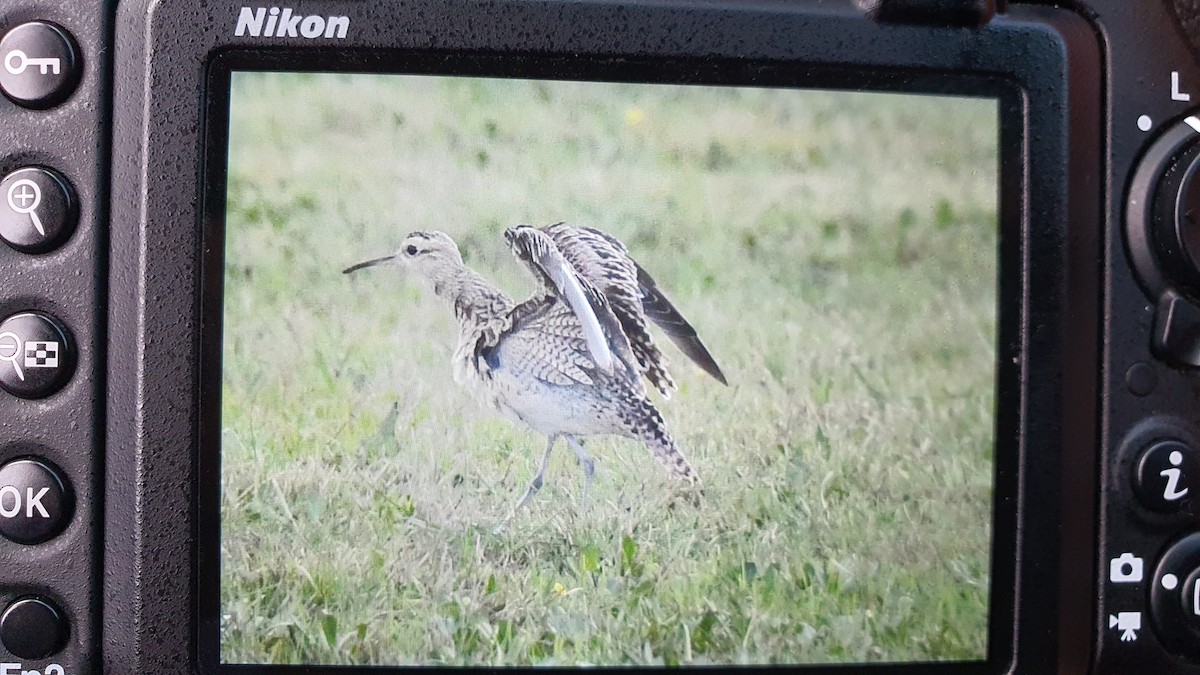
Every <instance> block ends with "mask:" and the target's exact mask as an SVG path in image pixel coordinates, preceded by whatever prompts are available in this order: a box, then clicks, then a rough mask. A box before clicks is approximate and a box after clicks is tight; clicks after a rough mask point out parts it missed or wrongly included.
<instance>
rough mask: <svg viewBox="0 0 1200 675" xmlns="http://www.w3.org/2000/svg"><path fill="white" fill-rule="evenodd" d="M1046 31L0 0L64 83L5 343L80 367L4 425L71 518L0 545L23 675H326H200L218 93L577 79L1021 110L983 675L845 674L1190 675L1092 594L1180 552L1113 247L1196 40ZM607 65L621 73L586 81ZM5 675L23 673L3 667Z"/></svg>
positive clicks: (37, 128)
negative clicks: (58, 58) (70, 227)
mask: <svg viewBox="0 0 1200 675" xmlns="http://www.w3.org/2000/svg"><path fill="white" fill-rule="evenodd" d="M1049 4H1050V3H1016V2H1010V3H1007V5H1006V6H1005V5H1004V4H1003V3H1001V5H1000V6H999V7H998V8H996V7H994V3H989V2H983V1H979V2H972V1H966V0H962V1H952V0H946V1H945V2H939V1H932V2H919V1H915V2H898V3H882V4H879V5H876V6H877V7H878V8H879V14H878V16H877V18H878V19H879V20H875V19H873V18H871V17H868V16H867V15H866V13H865V12H864V10H863V9H862V6H861V3H860V4H858V5H856V4H855V3H854V2H851V1H850V0H845V1H842V0H795V1H793V2H785V1H783V0H776V1H773V2H736V1H735V0H730V1H729V2H728V3H724V2H708V1H702V0H694V1H671V0H661V1H658V2H625V3H622V2H617V1H616V0H580V1H578V2H550V1H545V2H543V1H540V0H519V1H500V2H471V1H467V0H448V1H443V0H429V1H427V2H407V3H394V4H382V3H368V2H359V1H352V0H327V1H320V0H313V1H312V2H307V3H305V4H304V6H303V9H304V11H305V12H306V13H319V14H337V15H344V16H348V17H350V26H351V28H350V30H349V31H348V35H347V37H346V39H344V40H338V41H335V42H326V41H319V40H318V41H308V40H304V39H298V38H290V39H289V38H265V37H264V38H251V37H246V36H243V37H237V36H235V35H234V26H235V25H236V22H237V16H238V12H239V10H240V9H241V8H242V7H243V6H244V5H245V6H250V7H258V6H259V5H254V4H246V3H242V2H234V1H226V0H211V1H208V2H189V1H184V0H165V1H161V2H152V1H150V0H136V1H133V2H126V3H121V4H119V6H114V3H112V2H99V1H88V2H81V1H80V0H71V1H70V2H65V1H63V2H51V1H50V0H28V1H27V0H8V1H7V2H5V3H4V5H3V6H0V23H2V26H3V28H7V27H10V26H12V25H15V24H17V23H19V22H21V21H26V20H34V19H44V20H49V21H53V22H55V23H56V24H59V25H61V26H63V27H64V28H66V29H67V30H69V31H70V32H71V34H72V35H73V36H74V38H75V40H76V41H77V42H78V44H79V46H80V50H81V53H82V60H83V68H84V70H83V74H82V78H81V80H80V84H79V87H78V89H77V90H76V91H75V93H74V94H73V95H72V96H71V97H70V98H68V99H67V101H66V102H65V103H64V104H63V105H61V106H59V107H57V108H53V109H51V110H50V111H46V112H36V113H35V112H34V111H27V110H24V109H21V108H18V107H16V106H14V105H12V104H11V103H9V102H8V101H7V100H0V140H2V144H0V146H2V147H3V150H4V151H3V152H2V153H0V170H2V171H3V172H7V171H9V170H11V169H14V168H17V167H20V166H25V165H35V164H44V165H47V166H53V167H55V168H56V169H57V170H59V171H61V172H63V174H64V175H66V176H67V177H68V178H69V180H71V182H72V184H73V185H74V187H75V189H76V192H77V195H78V197H79V210H80V220H79V226H78V228H77V230H76V231H75V232H74V233H73V234H72V235H71V237H70V239H68V240H67V242H66V243H65V244H64V246H63V247H62V248H61V249H59V250H57V251H56V252H54V253H53V254H52V255H46V256H41V257H39V256H32V257H31V256H27V255H24V254H18V253H17V252H15V251H13V250H11V249H9V248H7V247H5V246H3V245H0V316H7V315H8V314H12V313H15V312H19V311H25V310H37V311H44V312H46V313H49V314H52V315H54V316H55V317H57V318H59V319H61V320H62V321H64V323H66V324H67V325H68V326H69V327H70V329H71V331H72V332H73V335H74V336H75V339H76V341H77V343H78V347H79V362H78V367H77V372H76V374H75V377H74V378H73V380H72V381H71V383H70V384H68V386H67V387H66V389H64V390H63V391H62V392H60V393H58V394H56V395H55V396H53V397H51V398H48V399H46V400H43V401H32V402H31V401H23V400H19V399H16V398H14V397H10V396H5V395H0V463H2V462H4V461H7V460H9V459H14V458H17V457H21V456H27V455H37V456H40V457H44V458H45V459H47V460H49V461H50V462H52V463H53V464H54V465H55V466H57V467H60V468H61V469H62V470H63V472H64V473H65V474H66V476H67V477H68V479H69V481H70V483H71V488H72V490H73V493H74V496H75V509H74V517H73V519H72V522H71V524H70V525H69V526H68V528H67V530H66V531H65V532H64V533H63V534H61V535H59V536H58V537H56V538H55V539H53V540H51V541H50V542H48V543H46V544H42V545H39V546H33V547H29V546H22V545H17V544H13V543H11V542H8V541H5V540H2V539H0V606H3V605H5V604H7V602H9V601H10V600H12V599H14V598H17V597H21V596H23V595H26V594H37V595H41V596H44V597H47V598H49V599H51V600H53V601H54V602H56V603H57V604H59V605H60V606H61V607H62V609H63V613H64V615H65V616H66V617H67V619H68V620H69V625H70V628H69V631H68V637H67V641H66V646H65V647H64V649H63V650H62V651H61V652H60V653H59V654H57V655H54V656H53V657H51V658H48V659H45V660H42V661H38V662H26V663H25V664H24V665H25V667H27V668H43V669H44V668H45V665H46V664H49V663H56V664H61V665H62V666H63V667H64V668H65V670H66V672H68V673H88V672H106V673H155V672H161V673H191V672H204V673H213V672H227V671H229V672H288V673H295V672H338V671H333V670H326V669H315V668H314V669H308V670H299V669H291V670H286V671H283V670H279V671H276V670H273V669H270V668H261V669H253V671H251V670H250V669H242V670H235V669H223V670H216V669H215V668H214V664H215V662H216V661H215V660H216V656H215V655H214V654H213V652H212V645H211V643H210V642H207V641H206V639H207V638H206V637H205V636H206V632H205V631H206V630H207V629H206V626H205V620H206V619H205V617H208V616H211V614H212V609H213V608H212V607H211V598H212V597H214V596H213V595H212V588H211V586H212V579H213V565H215V562H214V559H213V550H212V545H211V544H212V541H211V538H210V536H211V527H212V519H213V518H214V517H215V515H214V511H213V509H214V501H213V499H212V491H211V486H212V485H213V484H215V481H216V478H215V475H214V473H213V472H214V471H215V470H216V467H215V466H214V464H213V463H212V458H213V454H212V452H211V448H206V447H205V446H204V438H205V437H204V434H205V426H204V425H205V423H206V419H205V418H204V417H203V416H202V411H203V408H202V391H203V386H204V383H205V372H206V371H205V369H204V368H205V366H206V365H208V364H206V363H205V362H204V361H203V353H204V346H205V341H206V339H211V333H206V330H208V331H211V330H213V326H212V324H211V320H210V321H209V323H207V324H206V317H211V316H212V315H211V303H212V302H213V298H214V292H215V290H219V285H218V286H217V287H215V289H214V286H213V285H212V280H211V276H212V275H211V274H209V276H208V279H207V282H206V277H205V264H206V261H208V264H210V265H211V251H212V248H213V247H214V246H217V245H219V243H220V239H219V235H220V227H221V223H220V221H219V215H220V214H219V212H217V211H215V210H214V209H213V204H214V203H215V202H214V194H215V193H214V190H215V189H217V188H219V177H217V178H214V177H215V176H217V174H216V173H214V167H213V166H212V162H213V161H214V159H218V158H220V157H221V156H222V155H221V154H220V152H219V150H220V144H221V143H223V142H224V139H223V138H220V137H219V136H214V133H215V130H218V129H219V126H213V124H212V122H213V119H214V115H216V114H217V112H218V109H219V106H220V105H222V104H223V103H224V101H223V100H222V98H221V96H220V79H219V77H217V76H219V74H220V73H221V72H222V71H221V68H228V67H234V66H237V67H245V68H259V69H261V68H279V69H289V70H306V69H313V70H329V69H350V70H365V71H389V72H466V71H472V72H478V73H494V74H500V73H507V74H525V75H538V74H540V75H543V76H547V75H549V74H553V73H556V72H557V73H561V74H562V75H561V76H572V75H574V76H577V77H599V76H601V75H602V74H603V73H604V72H605V69H606V68H610V71H611V73H613V74H615V76H617V77H618V79H620V78H621V77H624V78H627V79H634V80H636V79H639V78H648V77H659V78H662V77H669V76H671V74H672V73H674V75H675V76H677V77H678V78H679V79H686V78H692V79H693V80H694V81H706V82H713V81H722V80H728V81H735V82H739V83H746V80H747V78H751V77H752V76H753V73H754V72H756V68H758V67H759V66H761V67H762V68H763V71H764V72H771V73H775V75H773V77H777V78H778V80H777V83H784V84H786V83H789V82H790V83H791V84H794V85H796V86H822V87H849V88H878V89H892V90H914V91H930V90H938V91H962V90H964V88H969V87H972V86H978V83H980V82H984V83H991V84H990V85H989V86H990V87H991V88H990V89H987V88H986V87H985V89H986V90H987V91H989V92H992V93H993V94H995V95H996V96H998V97H1000V99H1001V100H1002V101H1004V102H1006V105H1009V106H1013V107H1014V110H1015V111H1016V112H1015V114H1011V115H1009V116H1008V117H1007V118H1005V119H1006V120H1007V121H1006V123H1005V125H1004V128H1003V134H1004V135H1005V138H1006V139H1007V141H1006V143H1005V144H1004V145H1003V146H1002V155H1003V160H1004V170H1003V172H1002V174H1001V176H1002V178H1001V182H1002V184H1001V186H1000V190H1001V195H1002V197H1003V203H1002V209H1001V210H1002V220H1003V221H1004V222H1005V223H1006V225H1005V227H1008V228H1010V229H1008V230H1006V233H1008V235H1010V236H1008V238H1007V239H1002V251H1001V256H1002V262H1003V263H1004V264H1003V265H1002V267H1003V270H1004V271H1003V278H1002V280H1001V284H1002V287H1007V288H1008V289H1010V293H1014V295H1009V296H1007V297H1010V298H1013V302H1010V303H1004V304H1003V306H1002V307H1001V308H1000V310H999V311H1000V312H1001V316H1000V319H1001V321H1000V323H1001V335H1002V338H1003V339H1005V340H1006V341H1007V342H1006V343H1005V344H1002V345H1000V347H1001V348H1000V349H999V350H998V353H1000V354H1004V355H1006V356H1007V355H1014V359H1013V360H1012V362H1011V363H1004V364H999V365H998V372H999V373H1000V391H999V394H1000V396H1001V399H1002V401H1001V416H1000V424H1001V429H1000V430H999V433H998V438H1002V439H1003V438H1010V439H1012V450H1013V452H1012V453H1011V455H1008V456H1002V457H1001V461H1000V462H999V465H998V468H997V494H998V495H1000V496H1002V497H1003V499H1002V500H1001V501H1000V503H998V505H997V511H996V513H997V518H996V521H995V527H996V550H997V555H996V557H995V559H994V565H993V579H994V581H993V583H994V587H993V596H992V598H993V616H992V632H991V637H992V640H991V654H990V655H989V662H988V663H987V664H939V665H938V666H937V667H933V666H927V665H909V666H894V667H893V666H871V667H870V668H869V669H870V670H872V671H875V672H889V673H890V672H895V673H902V672H910V673H914V672H947V673H979V672H1015V673H1052V672H1063V673H1085V672H1096V673H1127V672H1153V673H1200V648H1197V649H1196V650H1195V651H1193V652H1189V651H1188V649H1187V648H1182V649H1181V648H1180V647H1179V646H1178V645H1177V644H1176V645H1171V646H1170V648H1168V645H1164V644H1163V643H1162V642H1161V641H1159V640H1158V638H1157V637H1156V633H1155V627H1154V626H1153V622H1152V621H1151V619H1150V610H1149V607H1148V605H1147V603H1148V602H1149V595H1150V594H1149V593H1148V589H1147V588H1146V587H1145V586H1144V585H1142V586H1138V587H1136V588H1134V587H1116V586H1113V585H1111V584H1110V583H1109V582H1108V572H1109V570H1108V562H1109V560H1110V559H1112V558H1115V557H1117V556H1119V555H1121V554H1122V553H1124V552H1128V551H1132V552H1135V553H1136V554H1137V555H1139V556H1143V557H1145V558H1146V561H1147V562H1146V564H1147V569H1150V568H1152V567H1153V566H1154V563H1155V561H1157V560H1158V559H1159V558H1160V557H1161V556H1162V555H1163V552H1164V551H1165V550H1166V549H1167V548H1168V547H1169V546H1170V544H1171V543H1172V542H1174V541H1177V540H1179V539H1181V538H1182V537H1185V536H1186V535H1188V534H1191V533H1193V532H1195V531H1196V530H1197V529H1198V528H1200V523H1197V521H1196V520H1195V519H1194V517H1191V516H1187V515H1163V514H1156V513H1154V512H1151V511H1149V510H1147V509H1146V508H1144V507H1143V506H1140V505H1139V503H1138V501H1137V497H1136V495H1135V493H1134V491H1133V489H1132V485H1131V471H1132V470H1133V466H1134V464H1135V462H1136V459H1137V457H1138V455H1139V452H1140V451H1141V449H1142V448H1144V447H1145V446H1146V444H1148V443H1152V442H1154V441H1155V440H1157V439H1161V438H1175V439H1178V440H1181V441H1184V442H1187V443H1192V444H1200V413H1198V412H1197V410H1198V407H1197V404H1198V401H1197V398H1198V392H1200V371H1197V370H1196V368H1195V367H1194V365H1195V364H1192V365H1189V364H1187V363H1180V362H1179V361H1178V360H1172V359H1170V358H1165V357H1164V356H1163V354H1162V353H1161V351H1159V350H1156V348H1155V330H1156V321H1160V322H1161V321H1162V319H1161V318H1156V317H1161V315H1162V314H1163V312H1162V311H1160V305H1161V303H1160V302H1159V301H1160V299H1161V298H1162V297H1166V296H1170V297H1174V296H1173V295H1171V294H1172V291H1171V289H1170V287H1169V286H1170V284H1169V282H1168V281H1164V279H1165V278H1166V277H1167V276H1168V274H1167V273H1166V272H1165V271H1164V270H1163V269H1161V267H1162V266H1161V265H1160V264H1159V262H1158V261H1157V259H1156V258H1155V257H1154V256H1153V255H1146V254H1145V252H1144V251H1143V250H1142V249H1141V248H1139V246H1140V245H1139V244H1138V242H1137V241H1136V236H1135V237H1133V239H1131V234H1130V232H1129V231H1128V229H1127V222H1126V221H1127V214H1128V210H1129V209H1128V201H1129V195H1130V194H1131V193H1133V192H1136V191H1137V189H1139V188H1138V185H1137V184H1136V182H1137V181H1136V175H1137V170H1138V167H1139V166H1142V165H1144V162H1145V159H1146V154H1147V151H1148V150H1147V149H1148V148H1149V147H1150V146H1151V145H1152V144H1153V142H1154V141H1155V139H1158V138H1161V137H1163V136H1164V135H1165V134H1169V133H1172V132H1171V131H1170V130H1171V129H1173V128H1177V126H1178V123H1179V121H1180V120H1181V119H1182V118H1183V117H1184V116H1185V115H1186V114H1188V113H1189V111H1191V110H1192V109H1193V107H1194V106H1197V105H1200V67H1198V64H1197V59H1196V56H1195V55H1194V52H1193V51H1192V47H1191V45H1190V44H1189V41H1188V37H1187V35H1188V34H1189V31H1190V32H1191V33H1194V25H1193V23H1189V21H1191V20H1192V19H1194V16H1193V17H1187V16H1185V22H1184V24H1183V27H1181V23H1180V21H1179V19H1178V16H1177V15H1176V13H1175V12H1176V10H1177V9H1178V8H1179V7H1181V6H1183V5H1184V4H1185V3H1182V2H1169V1H1168V0H1133V1H1131V0H1090V1H1087V2H1077V3H1069V4H1070V5H1071V6H1066V7H1064V6H1055V7H1051V6H1048V5H1049ZM1060 4H1061V3H1060ZM884 5H887V6H888V7H890V8H891V9H888V10H887V12H893V13H891V14H888V13H887V12H885V10H884ZM266 6H270V5H266ZM994 9H999V10H1000V11H999V13H997V14H995V16H992V15H991V14H992V12H993V10H994ZM1185 13H1186V12H1185ZM616 60H620V61H621V62H622V63H623V64H625V65H622V66H621V68H623V69H624V70H621V68H616V67H615V66H611V64H610V65H609V66H606V65H605V64H606V63H609V62H615V61H616ZM638 63H642V64H648V65H647V66H646V68H645V70H642V71H639V70H637V65H636V64H638ZM630 64H634V65H630ZM684 73H691V74H690V75H686V76H685V75H684ZM780 73H787V74H786V75H780ZM110 78H111V79H110ZM972 83H975V84H972ZM110 85H111V86H110ZM1188 92H1191V96H1190V98H1189V99H1188V100H1184V97H1185V96H1188ZM1143 118H1145V119H1146V121H1147V122H1148V124H1145V123H1144V122H1143ZM1151 179H1152V178H1151ZM1151 179H1148V180H1151ZM206 256H207V257H206ZM206 303H207V304H206ZM206 336H207V337H206ZM1196 360H1198V361H1200V357H1197V359H1196ZM1135 371H1136V373H1137V377H1136V378H1134V377H1133V376H1132V373H1134V372H1135ZM209 375H211V373H209ZM1135 381H1136V385H1135V384H1132V383H1133V382H1135ZM1198 447H1200V445H1198ZM206 486H208V488H207V489H208V492H206ZM206 528H208V529H206ZM205 598H209V600H208V601H207V602H209V605H207V606H206V604H205V603H206V600H205ZM1134 610H1137V611H1142V612H1143V613H1144V615H1145V617H1146V619H1145V623H1144V626H1143V628H1144V629H1143V630H1142V631H1141V632H1140V634H1139V639H1138V640H1137V641H1136V642H1123V641H1121V640H1119V637H1118V636H1119V633H1118V632H1117V631H1114V630H1112V629H1111V628H1110V626H1109V623H1108V619H1109V616H1110V614H1115V613H1117V612H1123V611H1134ZM210 628H211V627H210ZM210 633H211V631H210ZM6 661H19V659H14V658H12V657H11V655H9V654H7V653H6V652H4V650H3V649H2V648H0V663H3V662H6ZM806 670H810V669H806ZM851 670H853V667H841V668H820V667H818V668H813V669H811V672H826V671H828V672H848V671H851ZM372 672H377V671H372Z"/></svg>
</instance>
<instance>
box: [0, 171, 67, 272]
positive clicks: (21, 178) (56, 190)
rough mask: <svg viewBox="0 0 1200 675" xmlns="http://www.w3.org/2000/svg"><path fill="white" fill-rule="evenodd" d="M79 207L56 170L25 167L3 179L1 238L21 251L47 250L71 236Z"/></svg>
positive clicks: (0, 216)
mask: <svg viewBox="0 0 1200 675" xmlns="http://www.w3.org/2000/svg"><path fill="white" fill-rule="evenodd" d="M78 219H79V207H78V205H77V203H76V200H75V195H74V191H73V190H72V189H71V184H70V183H68V182H67V179H65V178H63V177H62V176H61V175H59V173H58V172H57V171H51V170H50V169H46V168H42V167H26V168H24V169H18V170H16V171H13V172H12V173H10V174H8V175H7V176H5V177H4V180H0V239H3V240H4V243H6V244H8V245H9V246H10V247H12V248H14V249H16V250H18V251H20V252H22V253H46V252H47V251H50V250H51V249H54V248H55V247H57V246H58V245H59V244H61V243H62V242H63V241H65V240H66V239H67V237H69V236H71V232H73V231H74V230H75V223H76V221H77V220H78Z"/></svg>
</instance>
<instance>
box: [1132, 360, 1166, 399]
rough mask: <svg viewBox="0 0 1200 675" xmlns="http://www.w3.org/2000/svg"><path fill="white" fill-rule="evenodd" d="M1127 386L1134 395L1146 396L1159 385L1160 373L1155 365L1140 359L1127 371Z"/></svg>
mask: <svg viewBox="0 0 1200 675" xmlns="http://www.w3.org/2000/svg"><path fill="white" fill-rule="evenodd" d="M1125 386H1126V387H1129V393H1131V394H1133V395H1134V396H1146V395H1148V394H1149V393H1150V392H1152V391H1154V388H1155V387H1157V386H1158V373H1157V372H1155V370H1154V366H1152V365H1150V364H1149V363H1145V362H1143V361H1139V362H1137V363H1135V364H1133V365H1132V366H1129V370H1127V371H1125Z"/></svg>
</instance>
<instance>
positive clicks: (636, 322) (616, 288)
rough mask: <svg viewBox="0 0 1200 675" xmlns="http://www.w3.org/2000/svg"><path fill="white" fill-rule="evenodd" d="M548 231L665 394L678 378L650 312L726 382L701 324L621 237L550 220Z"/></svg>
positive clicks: (686, 351)
mask: <svg viewBox="0 0 1200 675" xmlns="http://www.w3.org/2000/svg"><path fill="white" fill-rule="evenodd" d="M544 231H545V233H546V234H547V235H549V237H550V239H551V240H553V242H554V243H555V245H556V246H557V247H558V249H559V251H561V252H562V256H563V258H565V259H566V261H567V262H568V263H569V264H570V265H571V267H572V268H573V269H575V270H577V271H578V274H579V276H580V277H582V278H583V279H585V280H586V281H587V282H588V283H590V284H591V285H592V286H593V287H595V288H596V289H597V290H599V291H600V292H601V293H602V294H603V295H604V296H605V298H606V299H607V300H608V302H609V304H610V305H611V307H612V311H613V314H614V315H615V316H616V319H617V321H618V322H619V323H620V325H621V329H622V332H624V334H625V335H626V336H627V338H628V340H629V344H630V346H631V348H632V350H633V353H634V356H635V357H636V358H637V362H638V366H639V368H640V370H641V372H642V373H644V374H645V375H646V377H647V379H649V380H650V382H651V384H653V385H654V386H655V388H657V389H658V390H659V391H660V392H662V394H663V395H664V396H669V395H670V391H671V389H673V388H674V387H675V382H674V380H672V379H671V375H670V373H669V372H668V371H667V365H668V364H667V359H666V357H665V356H664V355H663V353H662V351H661V350H659V348H658V346H657V345H655V344H654V340H653V339H652V338H651V337H650V333H649V331H648V330H647V328H646V319H647V317H648V318H649V319H650V320H651V321H653V322H654V323H655V324H657V325H658V326H659V327H660V328H662V329H663V331H665V332H666V334H667V336H668V337H670V338H671V340H672V341H673V342H674V343H675V344H676V346H678V347H679V349H680V350H681V351H682V352H683V353H684V354H686V355H687V356H688V358H690V359H691V360H692V361H694V362H695V363H696V365H698V366H700V367H701V368H702V369H703V370H704V372H706V373H708V374H709V375H712V376H713V377H714V378H716V379H717V380H718V381H719V382H721V384H727V382H726V379H725V374H724V373H722V372H721V368H720V366H718V365H717V362H716V360H715V359H714V358H713V356H712V354H711V353H709V351H708V348H706V347H705V346H704V343H703V342H701V341H700V338H699V336H698V335H697V334H696V329H695V328H693V327H692V325H691V324H690V323H688V321H687V319H685V318H683V315H682V314H680V313H679V310H678V309H676V308H675V306H674V305H673V304H671V301H670V300H668V299H667V297H666V296H665V295H663V292H662V291H661V290H660V289H659V288H658V284H656V283H655V281H654V279H653V278H652V277H651V276H650V275H649V273H647V272H646V270H644V269H642V267H641V265H639V264H638V263H637V262H636V261H635V260H634V259H633V258H632V257H631V256H630V255H629V251H628V250H627V249H626V248H625V245H624V244H622V243H621V242H620V241H619V240H617V238H616V237H613V236H611V235H608V234H605V233H604V232H601V231H600V230H596V229H592V228H589V227H572V226H570V225H567V224H565V223H557V224H555V225H550V226H549V227H546V228H545V230H544Z"/></svg>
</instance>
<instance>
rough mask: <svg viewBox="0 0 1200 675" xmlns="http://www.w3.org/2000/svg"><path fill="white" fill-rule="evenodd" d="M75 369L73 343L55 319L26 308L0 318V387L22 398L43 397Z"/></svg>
mask: <svg viewBox="0 0 1200 675" xmlns="http://www.w3.org/2000/svg"><path fill="white" fill-rule="evenodd" d="M74 372H75V346H74V344H72V342H71V337H70V335H69V334H68V333H67V331H66V329H65V328H63V327H62V326H60V325H59V323H58V322H57V321H55V320H54V319H51V318H50V317H48V316H46V315H45V314H39V313H37V312H27V313H24V314H15V315H13V316H10V317H8V318H7V319H5V320H4V321H3V322H0V389H3V390H4V391H7V392H8V393H10V394H12V395H13V396H19V397H21V398H45V397H46V396H49V395H50V394H53V393H54V392H56V391H58V390H59V389H61V388H62V387H63V385H65V384H66V383H67V381H68V380H70V379H71V375H72V374H73V373H74Z"/></svg>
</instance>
